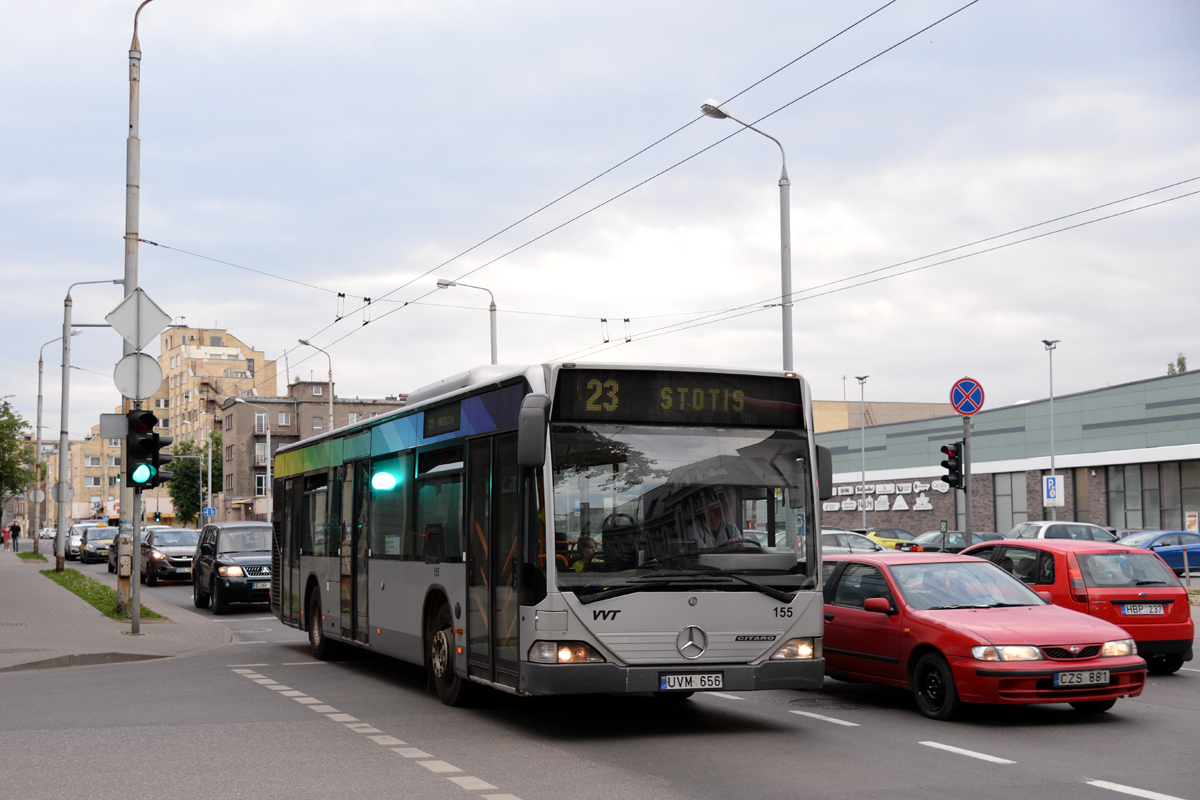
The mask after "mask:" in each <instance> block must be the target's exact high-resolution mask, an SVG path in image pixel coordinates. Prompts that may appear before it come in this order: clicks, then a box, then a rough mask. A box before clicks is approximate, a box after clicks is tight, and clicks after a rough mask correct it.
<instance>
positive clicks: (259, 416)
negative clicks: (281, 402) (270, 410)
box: [254, 411, 267, 433]
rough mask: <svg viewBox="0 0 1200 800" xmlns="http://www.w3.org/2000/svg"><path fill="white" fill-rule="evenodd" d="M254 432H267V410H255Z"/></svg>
mask: <svg viewBox="0 0 1200 800" xmlns="http://www.w3.org/2000/svg"><path fill="white" fill-rule="evenodd" d="M254 432H255V433H266V432H267V412H265V411H255V412H254Z"/></svg>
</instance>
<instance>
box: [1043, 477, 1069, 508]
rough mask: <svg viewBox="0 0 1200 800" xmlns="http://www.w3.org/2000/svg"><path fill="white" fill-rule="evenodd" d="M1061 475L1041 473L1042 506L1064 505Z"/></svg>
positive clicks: (1059, 506)
mask: <svg viewBox="0 0 1200 800" xmlns="http://www.w3.org/2000/svg"><path fill="white" fill-rule="evenodd" d="M1062 480H1063V476H1062V475H1043V476H1042V507H1043V508H1048V507H1050V506H1054V507H1056V508H1062V507H1063V506H1065V505H1066V502H1065V500H1064V498H1063V484H1062Z"/></svg>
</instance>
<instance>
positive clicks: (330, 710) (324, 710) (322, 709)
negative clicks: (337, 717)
mask: <svg viewBox="0 0 1200 800" xmlns="http://www.w3.org/2000/svg"><path fill="white" fill-rule="evenodd" d="M309 708H310V709H312V710H313V711H316V712H317V713H318V714H336V713H338V710H337V709H336V708H334V707H333V706H309Z"/></svg>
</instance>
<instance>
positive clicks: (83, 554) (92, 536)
mask: <svg viewBox="0 0 1200 800" xmlns="http://www.w3.org/2000/svg"><path fill="white" fill-rule="evenodd" d="M116 535H117V528H110V527H109V526H108V524H107V523H104V522H102V523H100V524H99V525H89V526H88V527H86V528H84V529H83V531H82V533H81V534H80V537H79V560H80V561H81V562H83V563H84V564H91V563H92V562H93V561H103V560H104V559H106V558H108V549H109V548H110V547H112V542H113V537H114V536H116Z"/></svg>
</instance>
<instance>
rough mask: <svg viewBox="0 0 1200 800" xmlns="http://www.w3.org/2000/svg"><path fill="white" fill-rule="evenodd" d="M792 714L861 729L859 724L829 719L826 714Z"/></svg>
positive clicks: (834, 718) (798, 712)
mask: <svg viewBox="0 0 1200 800" xmlns="http://www.w3.org/2000/svg"><path fill="white" fill-rule="evenodd" d="M791 713H793V714H799V715H800V716H802V717H812V718H813V719H819V720H821V721H822V722H832V723H833V724H834V725H845V726H846V727H847V728H858V727H861V726H860V725H859V724H858V723H857V722H848V721H846V720H844V719H837V718H836V717H827V716H825V715H824V714H814V713H812V712H811V711H792V712H791Z"/></svg>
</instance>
